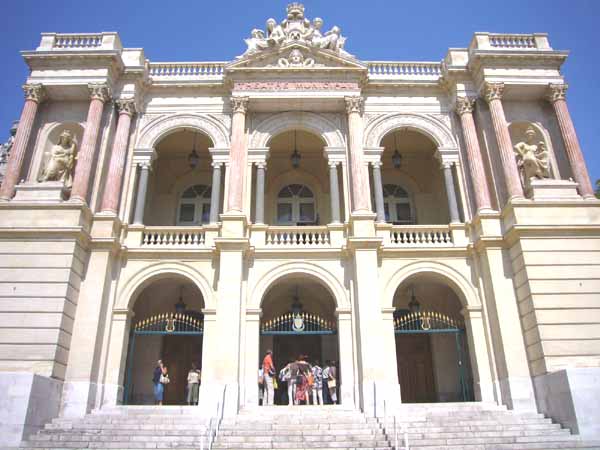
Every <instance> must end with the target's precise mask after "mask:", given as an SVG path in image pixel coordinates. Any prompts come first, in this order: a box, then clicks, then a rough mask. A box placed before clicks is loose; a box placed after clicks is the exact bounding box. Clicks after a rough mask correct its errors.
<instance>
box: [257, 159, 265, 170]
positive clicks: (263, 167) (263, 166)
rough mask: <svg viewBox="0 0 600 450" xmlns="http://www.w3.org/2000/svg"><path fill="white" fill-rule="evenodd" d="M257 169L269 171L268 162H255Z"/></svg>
mask: <svg viewBox="0 0 600 450" xmlns="http://www.w3.org/2000/svg"><path fill="white" fill-rule="evenodd" d="M254 164H255V165H256V168H257V169H263V170H267V162H266V161H254Z"/></svg>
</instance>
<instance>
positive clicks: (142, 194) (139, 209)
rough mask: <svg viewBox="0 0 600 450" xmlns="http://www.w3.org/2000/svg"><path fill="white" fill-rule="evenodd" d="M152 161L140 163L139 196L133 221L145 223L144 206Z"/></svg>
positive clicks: (138, 223)
mask: <svg viewBox="0 0 600 450" xmlns="http://www.w3.org/2000/svg"><path fill="white" fill-rule="evenodd" d="M150 165H151V163H150V162H147V163H141V164H140V181H139V183H138V190H137V197H136V199H135V213H134V216H133V223H135V224H137V225H142V224H143V223H144V208H145V206H146V193H147V192H148V179H149V177H150Z"/></svg>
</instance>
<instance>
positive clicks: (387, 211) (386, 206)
mask: <svg viewBox="0 0 600 450" xmlns="http://www.w3.org/2000/svg"><path fill="white" fill-rule="evenodd" d="M383 210H384V211H385V221H386V222H389V221H390V205H389V203H388V202H385V203H384V204H383Z"/></svg>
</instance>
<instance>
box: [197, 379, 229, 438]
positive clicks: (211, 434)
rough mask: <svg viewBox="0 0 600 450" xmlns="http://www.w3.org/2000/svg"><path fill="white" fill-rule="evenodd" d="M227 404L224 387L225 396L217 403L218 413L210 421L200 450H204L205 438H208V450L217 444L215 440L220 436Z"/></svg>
mask: <svg viewBox="0 0 600 450" xmlns="http://www.w3.org/2000/svg"><path fill="white" fill-rule="evenodd" d="M224 403H225V387H223V394H222V396H221V399H220V400H219V401H217V411H216V414H215V415H214V416H212V417H211V418H210V419H209V421H208V429H206V427H205V431H208V433H205V434H204V435H203V436H202V439H201V440H200V450H204V438H207V443H206V444H207V445H206V449H207V450H212V446H213V444H214V442H215V439H216V438H217V436H218V435H219V428H220V427H221V421H222V420H223V407H224Z"/></svg>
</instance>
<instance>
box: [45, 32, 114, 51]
mask: <svg viewBox="0 0 600 450" xmlns="http://www.w3.org/2000/svg"><path fill="white" fill-rule="evenodd" d="M101 46H102V34H101V33H78V34H70V33H69V34H57V35H56V37H55V39H54V45H53V47H54V48H58V49H67V48H96V47H101Z"/></svg>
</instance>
